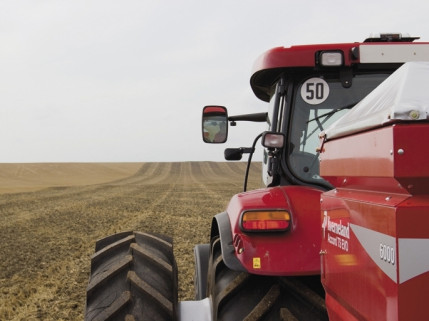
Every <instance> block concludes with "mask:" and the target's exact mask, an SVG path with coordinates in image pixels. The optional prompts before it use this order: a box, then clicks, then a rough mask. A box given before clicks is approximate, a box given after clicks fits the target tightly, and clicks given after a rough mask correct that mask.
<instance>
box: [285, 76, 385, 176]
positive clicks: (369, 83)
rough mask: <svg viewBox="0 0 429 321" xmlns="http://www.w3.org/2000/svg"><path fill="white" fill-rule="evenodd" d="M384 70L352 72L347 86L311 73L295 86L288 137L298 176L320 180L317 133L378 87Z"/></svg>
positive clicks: (291, 163) (292, 166)
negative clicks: (359, 73) (352, 74)
mask: <svg viewBox="0 0 429 321" xmlns="http://www.w3.org/2000/svg"><path fill="white" fill-rule="evenodd" d="M387 76H388V75H387V74H370V75H369V74H364V75H355V76H354V77H353V79H352V81H351V85H350V84H349V87H348V88H347V87H345V86H343V84H342V83H341V81H340V80H339V79H326V78H325V79H324V78H322V77H318V76H311V77H307V78H305V79H303V80H302V81H301V82H300V85H299V86H298V87H297V88H295V92H294V101H293V103H292V105H293V111H292V116H291V117H292V118H291V122H290V126H291V128H290V131H289V137H288V143H289V148H287V151H286V152H287V153H288V157H287V160H288V162H287V163H288V166H289V169H290V170H291V172H292V173H293V174H294V175H295V176H297V177H298V178H299V179H300V180H303V181H306V182H308V183H316V184H320V183H321V180H322V178H321V177H320V176H319V153H318V152H317V151H316V149H317V147H319V143H320V142H319V133H320V132H321V131H322V130H323V129H325V128H327V127H328V126H330V125H331V124H332V123H333V122H334V121H336V120H337V119H338V118H340V117H341V116H343V115H344V114H345V113H347V112H348V111H349V110H350V108H352V107H353V106H354V105H355V104H357V103H358V102H359V101H360V100H361V99H362V98H364V97H365V96H366V95H367V94H369V93H370V92H371V91H372V90H373V89H374V88H375V87H377V86H378V85H379V84H380V83H381V82H382V81H383V80H384V79H386V78H387Z"/></svg>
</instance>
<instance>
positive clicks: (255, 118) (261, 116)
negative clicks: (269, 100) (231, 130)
mask: <svg viewBox="0 0 429 321" xmlns="http://www.w3.org/2000/svg"><path fill="white" fill-rule="evenodd" d="M228 120H229V121H230V122H231V125H232V126H234V124H233V123H235V122H237V121H252V122H259V123H263V122H266V121H267V120H268V113H256V114H247V115H237V116H229V117H228Z"/></svg>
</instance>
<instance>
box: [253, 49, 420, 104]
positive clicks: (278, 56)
mask: <svg viewBox="0 0 429 321" xmlns="http://www.w3.org/2000/svg"><path fill="white" fill-rule="evenodd" d="M428 44H429V43H428V42H395V43H391V42H352V43H337V44H316V45H303V46H292V47H289V48H286V47H277V48H273V49H271V50H268V51H266V52H265V53H263V54H262V55H261V56H260V57H259V58H258V59H257V60H256V62H255V64H254V66H253V71H252V77H251V78H250V85H251V87H252V90H253V92H254V93H255V95H256V97H258V98H259V99H261V100H263V101H269V99H270V90H271V89H270V88H271V86H272V85H273V84H274V83H275V81H277V80H278V77H279V76H280V74H281V73H282V72H284V70H285V69H293V68H301V72H302V69H303V68H312V69H313V70H314V67H316V66H317V61H318V54H319V53H321V52H324V51H336V52H341V53H342V55H343V65H342V68H344V67H350V66H353V65H361V66H362V64H365V63H369V64H374V63H373V62H368V61H365V59H363V60H364V61H361V48H363V47H361V46H364V47H365V48H368V47H371V46H373V47H372V48H376V47H378V48H380V46H397V47H396V49H395V50H396V51H407V50H408V51H409V54H410V55H411V56H413V54H414V52H413V50H414V48H416V46H422V45H423V46H427V45H428ZM398 48H401V50H398ZM380 55H383V53H380ZM386 56H388V55H386ZM420 58H421V57H420V56H415V57H414V58H411V59H417V60H413V61H418V59H420ZM424 60H427V57H426V59H424ZM399 61H402V62H403V61H405V60H400V59H399V60H398V62H399ZM408 61H409V60H408ZM379 62H380V63H379V65H383V63H384V62H382V61H379ZM390 62H391V63H392V61H390ZM395 62H396V61H395ZM384 64H385V63H384ZM328 68H332V67H328Z"/></svg>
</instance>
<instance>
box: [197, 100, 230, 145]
mask: <svg viewBox="0 0 429 321" xmlns="http://www.w3.org/2000/svg"><path fill="white" fill-rule="evenodd" d="M202 134H203V141H204V142H205V143H209V144H222V143H225V142H226V140H227V138H228V111H227V109H226V107H223V106H205V107H204V108H203V117H202Z"/></svg>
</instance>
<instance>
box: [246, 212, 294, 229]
mask: <svg viewBox="0 0 429 321" xmlns="http://www.w3.org/2000/svg"><path fill="white" fill-rule="evenodd" d="M290 223H291V222H290V214H289V212H287V211H279V210H272V211H247V212H244V213H243V214H242V215H241V228H242V230H243V231H245V232H275V231H286V230H287V229H288V228H289V226H290Z"/></svg>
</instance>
